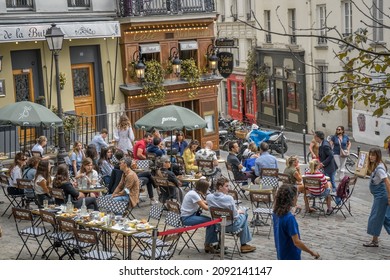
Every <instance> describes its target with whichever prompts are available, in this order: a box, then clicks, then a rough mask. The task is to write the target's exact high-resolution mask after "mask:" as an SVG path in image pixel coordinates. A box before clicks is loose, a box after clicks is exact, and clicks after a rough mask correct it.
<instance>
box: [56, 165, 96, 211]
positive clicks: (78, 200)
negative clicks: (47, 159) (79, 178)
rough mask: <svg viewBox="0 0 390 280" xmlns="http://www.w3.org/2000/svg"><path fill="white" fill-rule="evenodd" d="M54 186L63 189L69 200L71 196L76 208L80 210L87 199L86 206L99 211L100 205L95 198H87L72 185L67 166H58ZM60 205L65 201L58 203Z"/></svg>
mask: <svg viewBox="0 0 390 280" xmlns="http://www.w3.org/2000/svg"><path fill="white" fill-rule="evenodd" d="M53 185H54V186H55V187H56V188H59V189H62V190H63V191H64V194H65V198H66V199H67V198H68V197H69V195H70V197H71V200H72V203H73V205H74V207H76V208H80V207H81V206H82V204H83V199H84V198H85V205H86V206H87V208H88V209H93V210H95V211H96V210H98V205H97V202H96V198H95V197H85V195H84V194H83V193H81V192H79V191H78V190H76V189H75V188H74V187H73V185H72V183H70V182H69V171H68V168H67V166H66V165H65V164H61V165H59V166H58V169H57V174H56V176H55V179H54V182H53ZM56 203H58V204H62V203H64V201H56Z"/></svg>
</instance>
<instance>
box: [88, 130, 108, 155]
mask: <svg viewBox="0 0 390 280" xmlns="http://www.w3.org/2000/svg"><path fill="white" fill-rule="evenodd" d="M107 136H108V130H107V129H106V128H103V129H102V130H101V131H100V134H97V135H95V136H94V137H93V139H92V141H91V144H94V145H95V147H96V151H97V152H98V153H99V154H100V150H101V149H102V147H105V148H107V147H108V144H107V142H106V141H105V139H106V138H107Z"/></svg>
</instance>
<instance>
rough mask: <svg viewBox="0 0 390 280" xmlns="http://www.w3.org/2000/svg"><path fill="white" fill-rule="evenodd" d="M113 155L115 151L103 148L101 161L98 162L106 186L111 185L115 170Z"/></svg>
mask: <svg viewBox="0 0 390 280" xmlns="http://www.w3.org/2000/svg"><path fill="white" fill-rule="evenodd" d="M112 154H113V151H112V148H111V147H107V148H105V147H102V149H101V150H100V159H99V161H98V165H99V170H100V173H101V174H102V178H103V181H104V184H105V185H106V186H108V184H110V178H111V173H112V170H113V169H114V165H113V164H112V163H111V158H112Z"/></svg>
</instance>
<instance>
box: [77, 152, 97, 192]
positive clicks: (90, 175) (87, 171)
mask: <svg viewBox="0 0 390 280" xmlns="http://www.w3.org/2000/svg"><path fill="white" fill-rule="evenodd" d="M75 179H76V180H77V185H78V186H79V187H81V186H82V184H83V180H85V181H86V184H87V187H90V186H94V185H96V183H97V181H98V179H99V174H98V173H97V171H96V170H95V169H93V161H92V159H91V158H88V157H87V158H84V159H83V162H82V164H81V168H80V170H79V172H77V175H76V176H75ZM91 196H96V193H91Z"/></svg>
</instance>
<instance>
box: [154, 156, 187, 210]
mask: <svg viewBox="0 0 390 280" xmlns="http://www.w3.org/2000/svg"><path fill="white" fill-rule="evenodd" d="M160 164H161V165H162V167H161V168H159V169H157V170H156V175H157V176H158V177H165V178H167V179H168V181H169V182H171V183H173V184H174V185H175V186H176V188H173V187H172V188H168V189H167V188H162V190H163V193H162V194H161V195H162V198H161V200H162V202H163V203H165V201H166V200H167V199H176V200H178V201H182V200H183V193H182V191H181V189H180V187H181V185H182V183H181V182H180V181H179V180H178V179H177V178H176V175H175V173H173V172H172V171H171V170H170V169H171V164H172V163H171V159H170V157H169V156H167V155H165V156H162V157H161V158H160Z"/></svg>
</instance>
